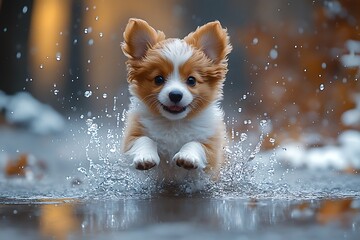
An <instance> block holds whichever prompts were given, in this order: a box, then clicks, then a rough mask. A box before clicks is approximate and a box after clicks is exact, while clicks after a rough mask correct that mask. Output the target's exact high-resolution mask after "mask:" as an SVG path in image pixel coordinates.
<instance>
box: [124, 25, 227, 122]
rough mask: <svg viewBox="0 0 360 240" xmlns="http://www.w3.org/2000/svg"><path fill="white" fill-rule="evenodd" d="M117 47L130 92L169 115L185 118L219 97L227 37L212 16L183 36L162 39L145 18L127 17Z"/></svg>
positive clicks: (158, 112) (154, 109) (162, 113)
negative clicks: (127, 20)
mask: <svg viewBox="0 0 360 240" xmlns="http://www.w3.org/2000/svg"><path fill="white" fill-rule="evenodd" d="M122 50H123V52H124V54H125V55H126V56H127V57H128V61H127V67H128V82H129V84H130V88H129V89H130V92H131V94H133V95H135V96H137V97H138V98H139V99H140V100H141V101H143V102H144V103H145V104H146V105H147V106H148V108H149V109H150V111H152V112H153V113H155V114H160V115H162V116H163V117H165V118H167V119H170V120H178V119H183V118H191V117H193V116H195V115H196V114H198V113H199V112H201V111H202V110H204V109H205V108H206V107H207V106H208V105H209V104H211V103H213V102H215V101H217V100H219V99H221V97H222V85H223V82H224V80H225V75H226V72H227V55H228V54H229V52H230V51H231V45H230V43H229V37H228V35H227V31H226V29H223V28H222V27H221V25H220V23H219V22H218V21H215V22H210V23H207V24H205V25H203V26H201V27H199V28H198V29H197V30H196V31H194V32H192V33H190V34H189V35H188V36H186V37H185V38H184V39H174V38H169V39H165V35H164V33H163V32H161V31H156V30H155V29H153V28H152V27H151V26H149V25H148V23H147V22H145V21H143V20H140V19H130V20H129V23H128V25H127V26H126V29H125V32H124V42H123V43H122Z"/></svg>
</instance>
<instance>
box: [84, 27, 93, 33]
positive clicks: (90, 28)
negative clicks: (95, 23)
mask: <svg viewBox="0 0 360 240" xmlns="http://www.w3.org/2000/svg"><path fill="white" fill-rule="evenodd" d="M91 32H92V27H88V28H85V29H84V33H85V34H88V33H91Z"/></svg>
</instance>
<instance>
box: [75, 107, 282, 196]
mask: <svg viewBox="0 0 360 240" xmlns="http://www.w3.org/2000/svg"><path fill="white" fill-rule="evenodd" d="M114 102H115V103H116V101H114ZM114 109H116V107H114ZM114 112H115V111H114ZM108 114H110V113H108ZM126 114H127V112H126V110H124V111H122V114H119V112H116V113H114V116H115V117H114V118H111V119H115V120H116V123H115V124H113V125H111V126H117V127H116V128H111V129H106V128H105V127H104V126H102V125H101V124H100V125H99V124H98V123H97V122H96V121H97V119H96V118H89V119H87V120H86V126H87V130H86V131H87V134H88V136H89V143H88V145H87V146H86V149H85V151H86V158H87V166H80V167H79V168H78V170H79V171H80V172H81V173H83V174H84V176H85V178H86V180H87V182H88V186H89V189H88V193H89V196H91V198H101V199H104V198H134V197H140V198H147V197H150V196H152V195H153V194H158V193H160V194H162V193H167V192H168V190H169V189H171V188H169V186H167V185H164V184H162V183H159V181H158V179H157V170H156V168H155V169H153V170H150V171H138V170H135V168H134V166H133V165H132V163H131V161H130V160H129V159H128V158H127V157H126V156H124V154H122V153H121V151H120V146H121V139H122V136H123V130H122V126H123V121H124V120H125V118H126ZM235 123H236V121H231V123H229V124H228V125H229V126H228V127H231V138H230V139H229V141H228V147H227V148H226V155H227V159H228V161H227V164H225V165H224V166H223V168H222V169H221V172H220V176H219V178H218V179H217V180H216V181H214V180H211V179H209V178H208V177H206V176H205V174H202V175H201V174H200V175H201V180H200V181H199V180H194V179H191V178H189V179H184V183H183V184H181V185H180V186H179V185H178V186H177V188H176V194H194V192H199V189H200V193H201V194H205V195H211V196H213V197H235V196H236V197H244V198H250V197H251V198H252V197H273V196H275V195H276V194H278V195H280V194H284V193H285V192H287V188H286V185H285V184H284V183H283V181H282V179H283V177H280V178H277V177H275V168H276V165H277V164H278V163H277V160H276V156H275V153H273V154H270V155H267V156H263V155H261V154H260V150H261V147H262V144H263V142H264V139H265V136H266V129H267V127H268V124H269V121H267V120H261V121H260V123H259V129H260V135H259V136H258V137H257V139H255V140H254V137H253V136H249V134H248V133H239V132H236V131H235V130H234V128H233V126H232V124H235ZM254 142H255V143H254ZM170 187H171V186H170Z"/></svg>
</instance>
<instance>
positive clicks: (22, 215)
mask: <svg viewBox="0 0 360 240" xmlns="http://www.w3.org/2000/svg"><path fill="white" fill-rule="evenodd" d="M0 201H1V202H2V203H1V204H0V216H1V217H0V229H2V232H3V230H6V231H5V232H4V234H5V235H4V236H7V237H8V238H6V239H11V238H12V239H21V237H23V234H24V232H26V236H28V238H26V239H39V238H44V239H69V238H70V239H71V237H72V238H82V239H89V238H91V239H115V238H117V237H119V238H120V237H121V239H137V238H139V239H144V238H145V237H146V238H147V239H168V238H170V237H174V236H182V237H185V236H187V239H191V237H194V238H196V237H207V236H210V235H209V234H210V233H211V234H212V235H219V234H222V235H223V236H224V237H225V239H228V238H229V239H230V238H232V237H234V236H257V237H262V238H263V237H265V239H279V238H277V237H281V238H280V239H289V237H291V236H296V235H297V234H298V235H299V236H301V234H303V236H309V237H310V236H316V237H318V238H327V237H331V236H333V237H340V238H346V239H356V236H359V234H360V200H359V199H353V198H346V199H323V200H305V201H296V200H291V201H290V200H255V199H250V200H249V199H211V198H206V197H205V198H204V197H201V196H195V197H186V198H184V197H172V196H158V197H153V198H151V199H121V200H116V201H115V200H114V201H81V200H75V199H51V200H46V199H43V200H38V201H37V200H24V201H19V200H16V201H14V200H12V199H1V200H0ZM290 230H291V231H290ZM325 230H326V231H325ZM189 231H190V232H189ZM193 232H195V233H194V234H193ZM31 236H32V237H33V238H31ZM180 239H181V238H180ZM210 239H211V238H210ZM241 239H242V238H241ZM245 239H246V238H245ZM332 239H337V238H332Z"/></svg>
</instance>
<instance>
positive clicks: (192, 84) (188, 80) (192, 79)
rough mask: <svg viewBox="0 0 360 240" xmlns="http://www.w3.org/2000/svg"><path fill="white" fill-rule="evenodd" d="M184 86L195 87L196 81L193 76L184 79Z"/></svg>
mask: <svg viewBox="0 0 360 240" xmlns="http://www.w3.org/2000/svg"><path fill="white" fill-rule="evenodd" d="M186 84H187V85H189V86H190V87H193V86H195V85H196V79H195V78H194V77H193V76H190V77H188V79H186Z"/></svg>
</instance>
